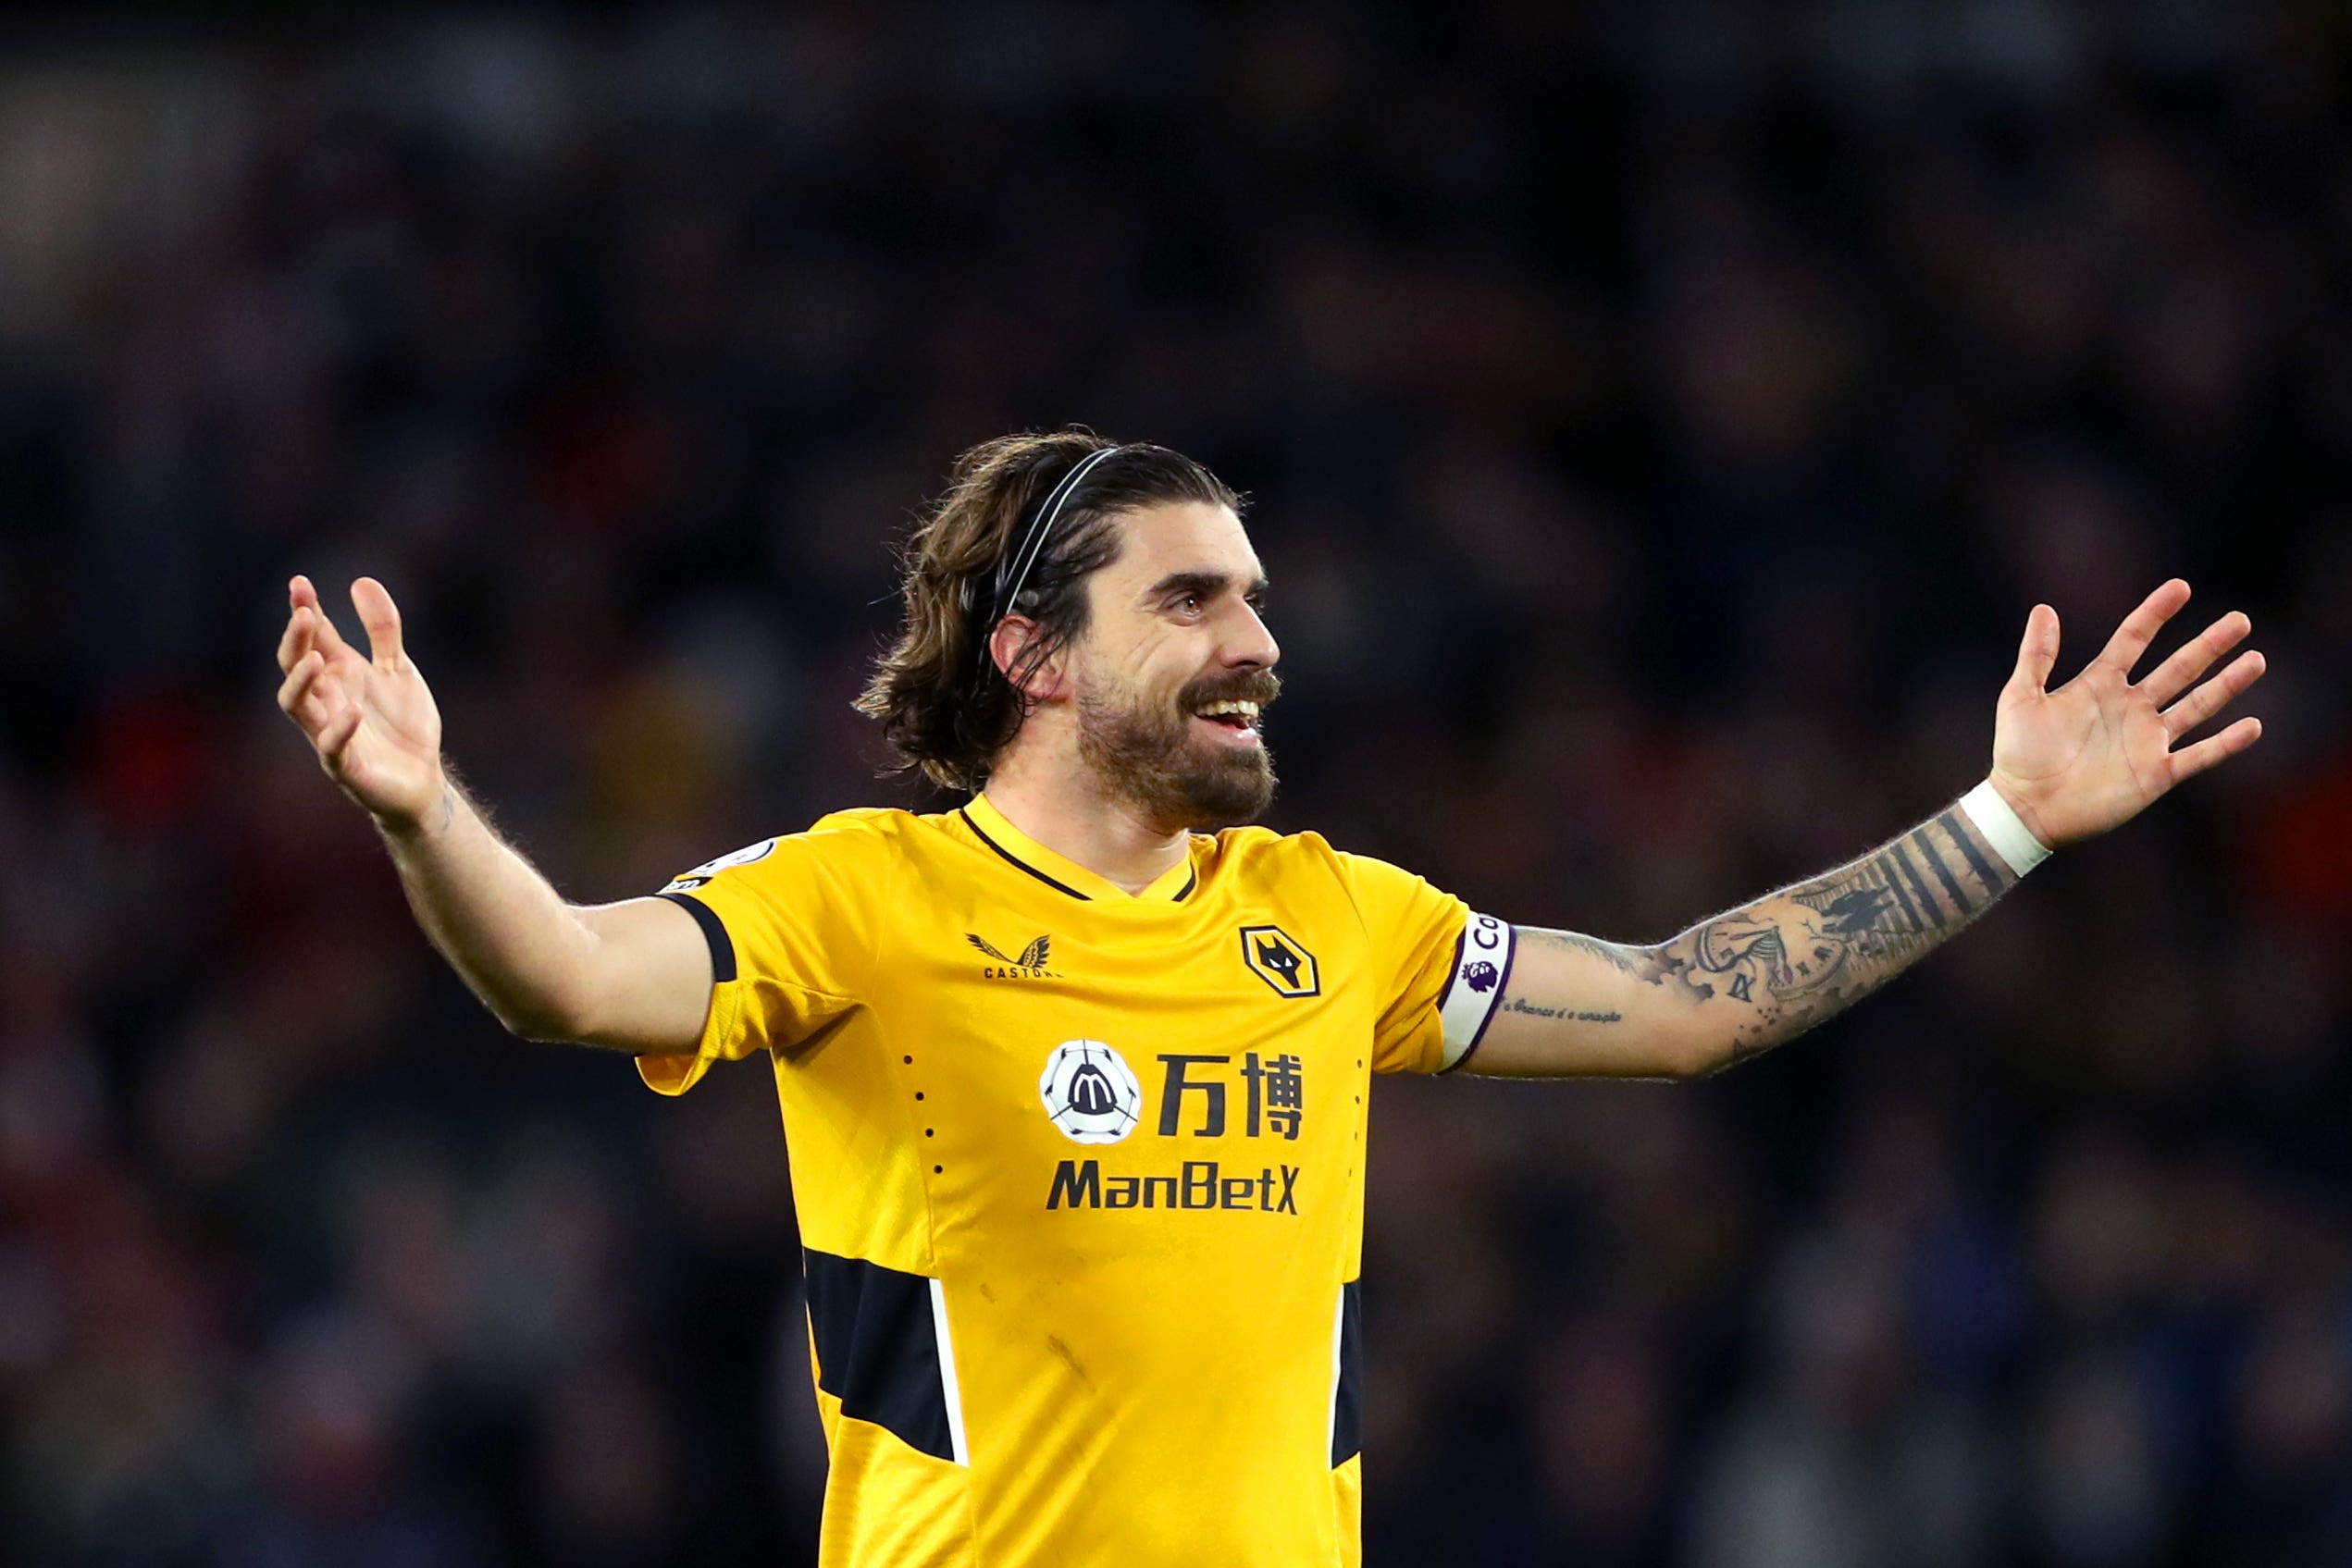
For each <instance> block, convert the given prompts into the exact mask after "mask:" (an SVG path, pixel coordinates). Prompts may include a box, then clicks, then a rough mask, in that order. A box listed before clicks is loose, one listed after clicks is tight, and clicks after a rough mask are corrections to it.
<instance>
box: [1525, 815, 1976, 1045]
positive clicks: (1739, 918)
mask: <svg viewBox="0 0 2352 1568" xmlns="http://www.w3.org/2000/svg"><path fill="white" fill-rule="evenodd" d="M2016 883H2017V877H2016V873H2014V872H2012V870H2009V867H2008V863H2007V862H2006V861H2003V860H2001V859H1999V858H1998V857H1997V856H1996V855H1994V854H1993V853H1992V847H1991V846H1990V845H1988V844H1987V843H1986V842H1984V840H1983V839H1982V838H1981V837H1980V836H1979V835H1978V834H1977V833H1976V831H1975V829H1974V827H1972V826H1971V825H1970V824H1969V823H1968V821H1966V819H1965V818H1963V817H1962V815H1961V814H1960V811H1959V809H1957V808H1954V809H1950V810H1946V811H1944V812H1943V813H1941V814H1940V815H1938V816H1937V817H1936V818H1935V819H1934V820H1932V821H1927V822H1923V823H1922V824H1920V826H1918V827H1917V828H1915V829H1913V831H1912V832H1910V833H1905V834H1903V835H1901V836H1900V837H1898V838H1895V839H1891V840H1889V841H1888V843H1886V844H1884V845H1881V846H1879V847H1878V848H1876V849H1875V850H1873V851H1872V852H1871V853H1869V854H1867V855H1865V856H1863V858H1861V859H1859V860H1854V861H1851V862H1849V863H1848V864H1846V865H1843V866H1840V867H1838V869H1837V870H1832V871H1828V872H1826V873H1825V874H1823V875H1821V876H1818V877H1815V878H1814V879H1813V880H1812V881H1810V882H1803V883H1797V884H1796V885H1795V886H1793V887H1788V888H1783V889H1782V890H1781V891H1780V892H1778V893H1776V894H1772V895H1768V896H1766V897H1764V898H1760V899H1758V900H1756V901H1755V902H1754V903H1752V904H1750V905H1747V906H1745V907H1741V908H1738V909H1732V910H1728V911H1727V912H1726V913H1724V914H1720V915H1717V916H1715V917H1714V919H1712V920H1702V921H1701V922H1700V923H1699V924H1697V925H1695V926H1693V927H1691V928H1690V930H1689V931H1686V932H1683V933H1682V934H1681V935H1679V936H1677V937H1675V938H1674V939H1673V940H1671V941H1668V942H1663V943H1659V944H1658V945H1655V946H1650V947H1628V946H1623V945H1618V944H1615V943H1610V942H1603V941H1599V940H1597V939H1595V938H1593V937H1590V936H1583V935H1579V934H1578V933H1577V932H1566V931H1541V930H1535V929H1532V928H1523V929H1522V930H1521V931H1520V932H1519V937H1520V940H1521V941H1523V942H1537V943H1543V944H1548V945H1554V946H1560V947H1566V948H1570V949H1572V950H1574V951H1576V952H1578V953H1582V954H1585V955H1588V956H1590V957H1596V958H1599V959H1601V960H1602V961H1603V962H1604V963H1607V964H1609V965H1610V966H1611V967H1613V968H1615V969H1619V970H1622V971H1623V972H1625V973H1627V974H1629V975H1632V976H1634V977H1635V978H1636V979H1638V980H1640V981H1642V982H1645V983H1647V984H1650V985H1654V986H1658V987H1660V988H1662V989H1664V990H1666V991H1668V992H1671V993H1672V994H1674V995H1675V996H1677V998H1678V999H1679V1000H1681V1001H1682V1002H1684V1003H1685V1004H1686V1005H1688V1006H1692V1007H1696V1008H1701V1009H1703V1011H1704V1014H1705V1015H1706V1016H1707V1017H1710V1018H1715V1019H1717V1020H1718V1021H1720V1022H1721V1023H1722V1024H1723V1026H1724V1027H1725V1029H1726V1030H1727V1032H1728V1035H1729V1040H1730V1045H1729V1049H1728V1051H1727V1054H1726V1056H1725V1057H1724V1059H1723V1061H1722V1063H1721V1066H1722V1067H1729V1066H1731V1065H1733V1064H1734V1063H1737V1062H1741V1061H1745V1060H1746V1059H1747V1058H1749V1057H1750V1056H1758V1055H1761V1054H1762V1053H1764V1052H1765V1051H1768V1050H1770V1049H1772V1048H1773V1047H1774V1046H1776V1045H1778V1044H1781V1043H1785V1042H1787V1041H1789V1040H1792V1039H1794V1038H1796V1036H1798V1035H1800V1034H1801V1033H1803V1032H1804V1031H1806V1030H1808V1029H1811V1028H1812V1027H1813V1026H1814V1025H1815V1024H1817V1023H1819V1022H1821V1021H1822V1020H1823V1019H1826V1018H1829V1017H1830V1016H1831V1015H1833V1014H1835V1013H1838V1012H1840V1011H1842V1010H1844V1009H1845V1008H1846V1007H1849V1006H1852V1005H1853V1004H1854V1003H1855V1002H1858V1001H1860V1000H1861V999H1862V998H1863V997H1864V996H1867V995H1869V994H1871V993H1872V992H1873V991H1875V990H1877V989H1878V987H1880V986H1882V985H1884V984H1886V983H1887V982H1888V981H1889V980H1892V979H1893V978H1894V977H1895V976H1896V975H1898V974H1900V973H1901V972H1902V971H1903V970H1904V969H1909V968H1910V967H1911V966H1912V965H1913V964H1914V963H1916V962H1918V960H1919V959H1920V958H1922V957H1925V955H1926V954H1927V953H1928V952H1929V951H1930V950H1931V949H1933V948H1935V947H1936V946H1937V945H1939V944H1941V943H1943V942H1944V941H1945V940H1947V939H1948V938H1950V936H1952V935H1953V934H1954V933H1956V932H1959V931H1960V930H1961V929H1962V927H1964V926H1966V925H1967V924H1968V923H1969V922H1970V921H1972V920H1974V919H1975V918H1976V917H1977V916H1979V915H1981V914H1983V913H1984V912H1985V911H1986V910H1987V909H1989V908H1991V907H1992V906H1993V901H1994V900H1995V899H1998V898H1999V897H2000V895H2002V894H2004V893H2006V892H2008V891H2009V890H2010V889H2011V888H2012V887H2013V886H2015V885H2016ZM1502 1005H1503V1006H1504V1007H1506V1008H1508V1009H1509V1010H1511V1011H1512V1012H1515V1013H1522V1014H1527V1015H1529V1016H1532V1017H1537V1018H1557V1019H1561V1020H1562V1021H1564V1022H1571V1021H1572V1022H1596V1023H1597V1022H1615V1021H1616V1020H1617V1015H1615V1014H1613V1013H1612V1014H1589V1013H1582V1012H1578V1011H1575V1010H1573V1009H1568V1008H1554V1007H1545V1006H1540V1005H1537V1004H1534V1003H1530V1002H1529V1001H1527V1000H1526V999H1525V998H1523V997H1518V996H1506V997H1504V1000H1503V1003H1502ZM1718 1070H1720V1069H1719V1068H1718Z"/></svg>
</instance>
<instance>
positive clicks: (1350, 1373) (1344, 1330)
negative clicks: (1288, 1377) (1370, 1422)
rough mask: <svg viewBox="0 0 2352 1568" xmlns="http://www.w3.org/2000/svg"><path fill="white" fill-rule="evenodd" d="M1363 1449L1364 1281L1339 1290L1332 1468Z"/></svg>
mask: <svg viewBox="0 0 2352 1568" xmlns="http://www.w3.org/2000/svg"><path fill="white" fill-rule="evenodd" d="M1363 1448H1364V1281H1363V1280H1361V1279H1351V1280H1349V1281H1348V1282H1347V1283H1346V1284H1344V1285H1343V1286H1341V1287H1340V1375H1339V1381H1338V1383H1337V1384H1336V1386H1334V1387H1333V1388H1332V1389H1331V1468H1332V1469H1334V1470H1336V1469H1338V1468H1339V1467H1340V1466H1341V1465H1343V1464H1345V1463H1347V1462H1348V1461H1349V1460H1351V1459H1353V1458H1355V1455H1356V1454H1358V1453H1360V1452H1362V1451H1363Z"/></svg>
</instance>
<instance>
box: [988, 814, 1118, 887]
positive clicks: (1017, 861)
mask: <svg viewBox="0 0 2352 1568" xmlns="http://www.w3.org/2000/svg"><path fill="white" fill-rule="evenodd" d="M956 815H957V816H959V817H961V818H962V819H963V820H964V826H966V827H968V828H970V829H971V830H972V832H974V833H980V842H981V843H983V844H984V845H986V846H988V847H989V848H991V849H993V850H995V851H996V852H997V854H999V855H1001V856H1003V857H1004V858H1006V859H1008V860H1009V861H1011V862H1012V863H1013V864H1014V865H1016V866H1019V867H1020V868H1021V870H1024V871H1027V872H1028V873H1029V874H1030V875H1031V876H1033V877H1035V878H1036V879H1037V880H1038V881H1039V882H1042V883H1045V884H1046V886H1047V887H1055V888H1059V889H1060V890H1061V891H1062V892H1064V893H1067V894H1069V895H1071V897H1072V898H1084V899H1086V902H1087V903H1089V904H1091V903H1093V902H1094V900H1093V899H1091V898H1086V895H1084V894H1083V893H1081V892H1079V891H1078V890H1077V889H1076V888H1074V887H1072V886H1071V885H1070V884H1069V883H1059V882H1056V881H1055V880H1054V879H1053V878H1051V877H1049V876H1047V875H1046V873H1045V872H1043V871H1041V870H1038V869H1037V868H1036V867H1034V866H1033V865H1031V864H1030V863H1029V862H1028V861H1026V860H1023V859H1021V858H1020V857H1018V856H1016V855H1015V854H1014V853H1013V852H1012V851H1011V850H1009V849H1008V848H1006V847H1005V846H1003V845H1001V844H998V843H997V841H996V840H995V839H993V838H990V837H989V836H988V835H987V834H986V833H981V832H980V824H979V823H978V822H975V821H972V813H971V812H969V811H965V810H961V809H959V810H958V811H957V812H956Z"/></svg>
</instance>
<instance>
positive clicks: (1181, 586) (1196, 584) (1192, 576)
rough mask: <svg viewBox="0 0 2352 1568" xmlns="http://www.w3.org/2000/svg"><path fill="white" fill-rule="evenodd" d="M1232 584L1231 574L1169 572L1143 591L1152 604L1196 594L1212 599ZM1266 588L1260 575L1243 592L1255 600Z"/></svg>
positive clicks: (1264, 581)
mask: <svg viewBox="0 0 2352 1568" xmlns="http://www.w3.org/2000/svg"><path fill="white" fill-rule="evenodd" d="M1233 582H1234V578H1233V576H1232V574H1231V573H1227V572H1170V574H1168V575H1167V576H1165V577H1162V578H1161V579H1160V580H1159V581H1158V582H1157V583H1154V584H1153V585H1152V586H1150V587H1148V588H1146V589H1145V590H1144V598H1145V600H1147V601H1148V602H1150V603H1153V604H1157V603H1158V602H1159V601H1160V600H1162V599H1173V598H1175V597H1176V596H1177V595H1178V594H1198V595H1199V596H1200V597H1201V598H1203V599H1214V598H1215V597H1216V596H1217V595H1219V594H1220V593H1222V592H1224V591H1225V590H1226V589H1227V588H1230V587H1232V586H1233ZM1267 586H1268V584H1267V581H1266V579H1265V577H1264V576H1263V575H1260V576H1256V577H1252V578H1251V579H1250V581H1249V586H1248V587H1247V588H1245V589H1244V590H1243V591H1244V596H1245V597H1247V598H1250V599H1256V597H1257V596H1258V595H1260V594H1262V593H1264V592H1265V591H1266V589H1267Z"/></svg>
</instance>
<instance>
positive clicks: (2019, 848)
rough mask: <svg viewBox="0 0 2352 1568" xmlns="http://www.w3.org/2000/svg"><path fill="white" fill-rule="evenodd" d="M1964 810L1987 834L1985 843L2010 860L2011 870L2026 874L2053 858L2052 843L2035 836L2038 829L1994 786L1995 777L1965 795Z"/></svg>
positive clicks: (1962, 797) (1977, 828)
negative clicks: (2030, 824) (2045, 842)
mask: <svg viewBox="0 0 2352 1568" xmlns="http://www.w3.org/2000/svg"><path fill="white" fill-rule="evenodd" d="M1960 809H1962V811H1965V812H1966V813H1968V820H1969V821H1972V822H1974V823H1975V824H1976V831H1977V832H1978V833H1983V834H1984V835H1985V842H1986V843H1987V844H1989V845H1991V846H1993V848H1994V849H1995V851H1997V852H1998V853H1999V856H2000V858H2002V859H2004V860H2006V861H2008V862H2009V869H2010V870H2012V871H2015V872H2016V873H2017V874H2018V875H2019V876H2021V877H2022V876H2024V874H2025V873H2026V872H2027V871H2030V870H2033V869H2034V868H2035V867H2036V866H2038V865H2040V864H2041V863H2042V862H2043V861H2045V860H2047V859H2049V845H2047V844H2044V843H2043V842H2042V841H2041V840H2040V839H2038V838H2036V837H2035V836H2034V830H2033V829H2031V828H2029V827H2027V826H2026V825H2025V822H2024V819H2023V818H2021V817H2020V816H2018V814H2017V812H2016V810H2015V809H2013V808H2012V807H2011V805H2010V804H2009V802H2008V801H2006V800H2003V799H2002V798H2001V797H2000V791H1999V790H1997V789H1995V788H1994V787H1993V781H1992V780H1990V779H1987V780H1986V781H1985V782H1984V783H1983V784H1978V785H1977V786H1976V787H1975V788H1974V789H1972V790H1970V791H1969V792H1968V793H1967V794H1966V795H1963V796H1961V797H1960Z"/></svg>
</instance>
